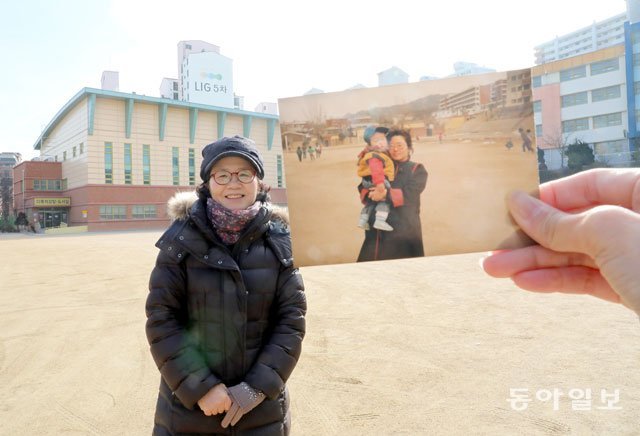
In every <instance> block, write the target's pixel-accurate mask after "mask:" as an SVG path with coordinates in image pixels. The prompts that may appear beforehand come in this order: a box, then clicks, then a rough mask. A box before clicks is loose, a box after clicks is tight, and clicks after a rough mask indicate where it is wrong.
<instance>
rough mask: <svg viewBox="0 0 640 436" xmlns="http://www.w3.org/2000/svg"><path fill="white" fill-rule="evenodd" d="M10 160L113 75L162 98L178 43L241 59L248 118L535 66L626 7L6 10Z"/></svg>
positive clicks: (33, 5)
mask: <svg viewBox="0 0 640 436" xmlns="http://www.w3.org/2000/svg"><path fill="white" fill-rule="evenodd" d="M3 3H4V4H3V7H2V14H1V15H0V49H1V50H2V51H1V53H3V56H4V59H3V62H2V68H0V83H2V84H3V85H4V86H3V91H4V94H5V96H4V97H5V98H3V99H2V103H1V105H0V144H1V145H0V151H17V152H20V153H22V154H23V157H24V158H27V159H29V158H31V157H33V156H36V155H37V153H36V152H35V151H33V144H34V142H35V141H36V140H37V138H38V136H39V134H40V132H41V131H42V129H43V128H44V127H45V126H46V125H47V124H48V123H49V122H50V121H51V119H52V118H53V116H54V115H55V114H56V112H57V111H58V110H59V109H60V108H61V107H62V106H63V105H64V104H65V103H66V102H67V101H68V100H69V99H70V98H71V97H73V95H75V94H76V93H77V92H78V91H79V90H80V89H81V88H83V87H86V86H88V87H96V88H99V87H100V78H101V75H102V72H103V71H105V70H115V71H119V73H120V90H121V91H123V92H137V93H138V94H146V95H151V96H158V95H159V86H160V82H161V80H162V78H163V77H177V43H178V42H179V41H180V40H187V39H201V40H205V41H207V42H210V43H213V44H216V45H218V46H220V48H221V53H222V54H223V55H225V56H227V57H230V58H232V59H233V62H234V63H233V67H234V87H235V91H236V93H237V94H239V95H243V96H245V109H248V110H253V108H254V107H255V105H256V104H258V103H259V102H261V101H276V100H277V99H278V98H279V97H290V96H294V95H301V94H303V93H304V92H305V91H307V90H308V89H310V88H312V87H316V88H320V89H323V90H325V91H340V90H343V89H346V88H349V87H351V86H353V85H355V84H356V83H362V84H364V85H366V86H375V85H376V84H377V73H378V72H380V71H382V70H385V69H387V68H389V67H390V66H392V65H397V66H398V67H400V68H402V69H403V70H405V71H406V72H407V73H409V75H410V81H416V80H418V79H419V77H420V76H423V75H433V76H444V75H447V74H450V73H452V70H453V67H452V65H453V63H454V62H455V61H459V60H463V61H468V62H475V63H477V64H480V65H484V66H487V67H490V68H495V69H497V70H499V71H501V70H507V69H517V68H525V67H529V66H532V65H533V47H534V46H535V45H537V44H540V43H543V42H546V41H548V40H550V39H552V38H554V37H555V36H558V35H562V34H564V33H567V32H569V31H573V30H576V29H578V28H580V27H584V26H588V25H589V24H591V23H592V22H593V21H598V20H602V19H605V18H608V17H610V16H613V15H616V14H618V13H621V12H623V11H625V10H626V4H625V1H624V0H610V1H606V2H605V1H602V2H585V1H584V0H560V1H558V0H538V1H535V2H526V1H519V0H511V1H506V0H485V1H484V2H478V1H477V0H458V1H451V0H448V1H429V2H424V1H422V2H420V1H409V0H396V1H394V2H388V1H387V2H382V1H361V0H354V1H344V0H341V1H338V0H324V1H322V2H320V1H317V2H311V1H293V0H283V1H277V2H265V1H238V0H234V1H207V0H183V1H180V2H177V1H166V0H157V1H150V0H110V1H107V0H95V1H87V0H85V1H79V0H59V1H43V0H21V1H6V2H3Z"/></svg>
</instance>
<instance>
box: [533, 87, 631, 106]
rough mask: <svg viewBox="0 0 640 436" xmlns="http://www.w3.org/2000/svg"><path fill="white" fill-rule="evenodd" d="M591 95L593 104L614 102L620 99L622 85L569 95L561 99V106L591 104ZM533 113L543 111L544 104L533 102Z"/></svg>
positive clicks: (537, 101)
mask: <svg viewBox="0 0 640 436" xmlns="http://www.w3.org/2000/svg"><path fill="white" fill-rule="evenodd" d="M589 94H591V103H597V102H599V101H604V100H612V99H614V98H620V96H621V91H620V85H614V86H607V87H606V88H598V89H594V90H592V91H582V92H576V93H574V94H567V95H563V96H562V97H561V101H560V104H561V106H562V107H571V106H577V105H581V104H587V103H589ZM533 111H534V112H541V111H542V102H541V101H540V100H536V101H534V102H533Z"/></svg>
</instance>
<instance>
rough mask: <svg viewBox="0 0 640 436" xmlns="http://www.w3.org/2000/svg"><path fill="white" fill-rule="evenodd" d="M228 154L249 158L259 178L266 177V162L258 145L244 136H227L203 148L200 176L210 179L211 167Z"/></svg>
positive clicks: (205, 179)
mask: <svg viewBox="0 0 640 436" xmlns="http://www.w3.org/2000/svg"><path fill="white" fill-rule="evenodd" d="M228 156H238V157H241V158H243V159H246V160H248V161H249V162H250V163H251V165H253V167H254V168H255V170H256V173H257V175H258V178H259V179H263V178H264V163H263V162H262V158H261V157H260V153H259V152H258V148H257V147H256V143H255V142H253V140H251V139H249V138H245V137H244V136H238V135H236V136H233V137H228V136H225V137H224V138H222V139H218V140H217V141H216V142H212V143H211V144H209V145H207V146H206V147H205V148H203V149H202V165H200V178H201V179H202V180H203V181H205V182H206V181H208V180H209V176H210V173H211V167H213V165H214V164H215V163H216V162H218V161H219V160H220V159H222V158H225V157H228Z"/></svg>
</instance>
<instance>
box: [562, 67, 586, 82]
mask: <svg viewBox="0 0 640 436" xmlns="http://www.w3.org/2000/svg"><path fill="white" fill-rule="evenodd" d="M582 77H587V67H586V65H581V66H579V67H574V68H569V69H566V70H562V71H560V81H561V82H566V81H567V80H574V79H580V78H582Z"/></svg>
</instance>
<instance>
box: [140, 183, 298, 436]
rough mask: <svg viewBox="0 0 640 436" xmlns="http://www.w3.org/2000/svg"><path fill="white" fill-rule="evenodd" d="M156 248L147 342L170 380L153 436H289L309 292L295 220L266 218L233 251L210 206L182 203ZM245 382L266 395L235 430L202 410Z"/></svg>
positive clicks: (270, 214)
mask: <svg viewBox="0 0 640 436" xmlns="http://www.w3.org/2000/svg"><path fill="white" fill-rule="evenodd" d="M169 211H170V215H172V217H173V218H174V219H175V221H174V222H173V224H172V225H171V226H170V227H169V229H168V230H167V231H166V232H165V233H164V234H163V235H162V237H161V238H160V240H159V241H158V242H157V244H156V246H157V247H158V248H160V253H159V254H158V259H157V261H156V266H155V268H154V269H153V272H152V273H151V279H150V282H149V290H150V293H149V296H148V298H147V304H146V313H147V325H146V331H147V338H148V340H149V344H150V345H151V354H152V355H153V358H154V360H155V362H156V365H157V366H158V368H159V369H160V373H161V375H162V378H161V383H160V394H159V396H158V403H157V407H156V415H155V426H154V434H185V433H187V434H188V433H197V434H237V435H243V434H251V435H254V434H259V435H280V434H284V433H285V426H284V421H285V415H286V414H287V412H288V408H289V401H288V393H287V391H286V388H285V382H286V381H287V379H288V378H289V376H290V375H291V372H292V371H293V368H294V367H295V365H296V363H297V361H298V357H299V356H300V351H301V345H302V339H303V337H304V332H305V320H304V315H305V312H306V300H305V296H304V285H303V282H302V278H301V277H300V275H299V273H298V270H297V269H295V268H294V267H293V259H292V256H291V240H290V235H289V231H288V227H287V220H286V218H285V217H283V216H282V215H279V214H277V213H274V211H273V210H272V209H271V207H270V206H265V207H262V208H261V209H260V212H259V213H258V215H257V217H256V218H255V219H254V220H253V221H252V222H251V223H250V224H249V226H248V227H247V229H246V230H245V231H244V233H243V234H242V236H241V237H240V240H239V241H238V242H237V243H236V244H235V245H234V246H233V249H232V251H229V249H228V248H227V247H226V246H224V245H223V244H221V243H220V242H219V241H218V239H217V238H216V236H215V235H214V233H213V230H212V229H211V227H210V226H209V225H208V222H207V218H206V202H205V201H203V200H199V199H197V197H195V194H189V195H185V194H179V195H178V196H176V197H174V198H173V199H172V200H171V201H170V204H169ZM242 381H245V382H247V383H248V384H249V385H251V386H252V387H254V388H256V389H259V390H261V391H262V392H264V393H265V394H266V396H267V398H266V400H265V401H263V402H262V403H261V404H260V405H259V406H258V407H256V408H255V409H254V410H252V411H251V412H249V413H248V414H247V415H245V416H243V417H242V419H241V420H240V421H239V422H238V424H236V426H235V427H228V428H227V429H223V428H222V427H221V426H220V422H221V421H222V418H223V417H224V414H220V415H215V416H211V417H208V416H205V415H204V413H203V412H202V411H201V410H200V409H199V407H198V405H197V402H198V400H199V399H200V398H202V396H204V394H206V393H207V392H208V391H209V389H211V388H212V387H213V386H215V385H216V384H218V383H221V382H222V383H224V384H225V385H227V386H233V385H235V384H237V383H240V382H242Z"/></svg>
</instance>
